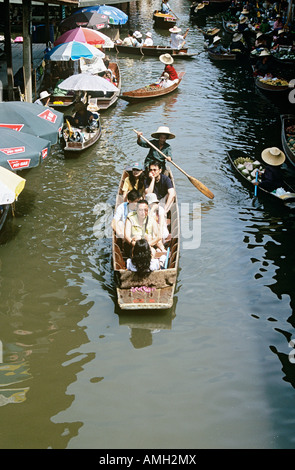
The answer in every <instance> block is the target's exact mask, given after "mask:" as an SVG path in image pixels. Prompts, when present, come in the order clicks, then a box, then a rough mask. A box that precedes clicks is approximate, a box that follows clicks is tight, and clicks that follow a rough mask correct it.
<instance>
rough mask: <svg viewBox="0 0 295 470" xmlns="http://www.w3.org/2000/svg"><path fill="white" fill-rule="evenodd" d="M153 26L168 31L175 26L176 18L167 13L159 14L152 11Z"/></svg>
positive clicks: (156, 11)
mask: <svg viewBox="0 0 295 470" xmlns="http://www.w3.org/2000/svg"><path fill="white" fill-rule="evenodd" d="M153 20H154V26H156V27H157V28H161V29H169V28H172V27H173V26H175V25H176V20H177V18H176V17H175V16H174V15H172V14H170V13H168V14H166V13H161V12H160V11H158V10H155V11H154V14H153Z"/></svg>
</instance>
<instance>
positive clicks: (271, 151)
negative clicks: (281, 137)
mask: <svg viewBox="0 0 295 470" xmlns="http://www.w3.org/2000/svg"><path fill="white" fill-rule="evenodd" d="M261 158H262V160H263V161H264V162H265V163H267V165H271V166H279V165H282V164H283V163H284V161H285V160H286V156H285V154H284V153H283V152H282V151H281V150H280V149H279V148H277V147H270V148H267V149H264V150H263V151H262V153H261Z"/></svg>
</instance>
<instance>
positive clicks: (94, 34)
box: [54, 27, 114, 47]
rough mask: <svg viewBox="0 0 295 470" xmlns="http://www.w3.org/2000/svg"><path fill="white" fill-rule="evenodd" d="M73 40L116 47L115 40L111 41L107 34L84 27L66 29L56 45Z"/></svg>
mask: <svg viewBox="0 0 295 470" xmlns="http://www.w3.org/2000/svg"><path fill="white" fill-rule="evenodd" d="M71 41H78V42H87V44H92V45H96V46H104V47H114V43H113V41H111V40H110V38H109V37H108V36H106V35H105V34H103V33H101V32H100V31H95V30H94V29H89V28H82V27H80V28H75V29H71V30H70V31H66V32H65V33H63V34H62V35H61V36H60V37H59V38H57V39H56V41H55V42H54V45H55V46H58V45H59V44H64V43H66V42H71Z"/></svg>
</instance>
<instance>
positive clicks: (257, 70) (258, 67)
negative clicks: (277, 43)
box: [254, 49, 273, 77]
mask: <svg viewBox="0 0 295 470" xmlns="http://www.w3.org/2000/svg"><path fill="white" fill-rule="evenodd" d="M272 74H273V66H272V63H271V54H270V52H269V51H268V50H267V49H264V50H263V51H262V52H260V54H259V58H258V60H257V62H256V64H255V66H254V76H255V77H256V76H259V77H265V76H269V77H272Z"/></svg>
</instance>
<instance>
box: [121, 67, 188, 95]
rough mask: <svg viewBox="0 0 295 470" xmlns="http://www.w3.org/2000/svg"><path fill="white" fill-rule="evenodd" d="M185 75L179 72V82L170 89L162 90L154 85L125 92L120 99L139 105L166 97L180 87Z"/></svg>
mask: <svg viewBox="0 0 295 470" xmlns="http://www.w3.org/2000/svg"><path fill="white" fill-rule="evenodd" d="M184 74H185V72H179V73H178V77H179V80H178V82H177V83H174V84H173V85H171V86H170V87H167V88H162V87H160V86H159V85H158V84H157V83H152V84H150V85H147V86H145V87H143V88H137V89H136V90H132V91H125V92H124V93H122V94H121V95H120V98H122V99H123V100H125V101H128V102H129V103H139V102H141V101H146V100H150V99H153V98H158V97H160V96H166V95H168V94H169V93H172V92H173V91H175V90H176V89H177V88H178V87H179V85H180V83H181V80H182V78H183V76H184Z"/></svg>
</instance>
